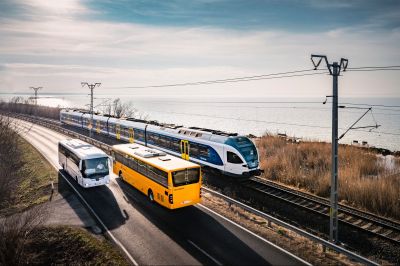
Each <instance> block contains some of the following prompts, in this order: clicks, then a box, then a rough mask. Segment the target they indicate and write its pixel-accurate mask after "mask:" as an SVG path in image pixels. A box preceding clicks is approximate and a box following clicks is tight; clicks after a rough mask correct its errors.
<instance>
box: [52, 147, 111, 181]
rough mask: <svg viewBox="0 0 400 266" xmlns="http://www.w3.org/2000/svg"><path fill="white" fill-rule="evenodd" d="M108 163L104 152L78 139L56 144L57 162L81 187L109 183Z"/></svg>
mask: <svg viewBox="0 0 400 266" xmlns="http://www.w3.org/2000/svg"><path fill="white" fill-rule="evenodd" d="M109 161H110V159H109V157H108V156H107V154H106V153H105V152H103V151H102V150H100V149H99V148H96V147H94V146H92V145H90V144H88V143H86V142H83V141H81V140H79V139H68V140H62V141H60V142H59V143H58V162H59V163H60V165H61V167H62V169H63V170H64V171H65V172H67V173H68V174H69V175H70V176H71V177H72V178H73V179H75V180H76V182H78V184H79V185H81V186H82V187H85V188H88V187H94V186H101V185H105V184H108V183H110V169H109V165H110V163H109Z"/></svg>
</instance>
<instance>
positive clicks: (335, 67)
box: [311, 55, 348, 243]
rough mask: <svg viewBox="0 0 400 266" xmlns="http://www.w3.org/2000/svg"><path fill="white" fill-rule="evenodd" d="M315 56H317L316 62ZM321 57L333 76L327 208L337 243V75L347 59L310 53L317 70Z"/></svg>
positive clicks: (330, 225)
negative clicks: (329, 181) (330, 155)
mask: <svg viewBox="0 0 400 266" xmlns="http://www.w3.org/2000/svg"><path fill="white" fill-rule="evenodd" d="M315 58H319V61H318V62H317V63H316V62H315V61H314V59H315ZM322 59H324V60H325V63H326V67H327V68H328V70H329V73H330V75H331V76H332V77H333V89H332V95H330V96H327V97H332V169H331V195H330V210H329V241H331V242H334V243H338V242H339V239H338V232H339V231H338V177H339V176H338V142H339V138H338V97H339V92H338V76H339V75H340V70H341V69H343V71H346V68H347V65H348V60H347V59H344V58H341V59H340V64H338V63H337V62H333V64H329V62H328V59H327V57H326V56H325V55H311V61H312V63H313V64H314V69H315V70H317V68H318V66H319V65H320V63H321V61H322ZM324 103H325V102H324Z"/></svg>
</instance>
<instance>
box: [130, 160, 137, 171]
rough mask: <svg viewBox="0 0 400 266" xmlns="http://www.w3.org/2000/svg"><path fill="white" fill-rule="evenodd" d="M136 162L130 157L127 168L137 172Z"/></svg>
mask: <svg viewBox="0 0 400 266" xmlns="http://www.w3.org/2000/svg"><path fill="white" fill-rule="evenodd" d="M137 164H138V163H137V160H136V159H135V158H133V157H131V158H130V159H129V165H128V166H129V168H131V169H133V170H135V171H137V168H138V166H137Z"/></svg>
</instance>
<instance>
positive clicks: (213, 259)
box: [188, 240, 223, 266]
mask: <svg viewBox="0 0 400 266" xmlns="http://www.w3.org/2000/svg"><path fill="white" fill-rule="evenodd" d="M188 242H189V244H191V245H192V246H194V247H195V248H197V249H198V250H200V251H201V253H203V254H204V255H206V256H207V257H208V258H210V259H211V260H212V261H213V262H215V264H217V265H219V266H222V265H223V264H222V263H221V262H219V261H218V260H217V259H215V258H214V257H213V256H211V255H210V254H208V253H207V252H205V251H204V250H203V249H202V248H200V247H199V246H198V245H196V244H195V243H193V242H192V241H190V240H188Z"/></svg>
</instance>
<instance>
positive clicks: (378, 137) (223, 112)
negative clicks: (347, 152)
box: [0, 93, 400, 151]
mask: <svg viewBox="0 0 400 266" xmlns="http://www.w3.org/2000/svg"><path fill="white" fill-rule="evenodd" d="M31 96H32V94H7V93H0V100H3V101H8V100H10V99H11V98H13V97H23V98H25V99H27V98H28V97H31ZM117 97H119V98H120V99H121V101H122V102H123V103H125V104H127V105H128V106H129V108H130V109H132V110H135V117H137V118H145V119H148V120H157V121H158V122H162V123H169V124H176V125H183V126H187V127H190V126H192V127H201V128H210V129H216V130H222V131H227V132H236V133H239V134H244V135H248V134H252V135H255V136H262V135H263V134H267V133H269V134H286V135H287V136H291V137H296V138H299V139H300V140H313V141H326V142H330V141H331V138H332V131H331V128H332V104H331V99H330V98H328V99H327V102H325V100H326V99H325V98H271V97H264V98H263V97H234V98H233V97H231V98H229V97H172V96H171V97H157V96H153V95H149V96H143V95H141V96H135V95H107V94H102V95H96V96H95V98H94V106H95V109H96V110H97V111H100V112H102V111H104V110H105V108H106V106H107V105H109V104H111V103H112V102H113V100H114V99H115V98H117ZM324 102H325V103H324ZM89 103H90V97H89V95H87V94H51V93H48V94H45V93H42V94H41V95H40V98H39V99H38V104H39V105H47V106H60V107H63V108H88V105H89ZM339 106H340V108H339V117H338V118H339V120H338V121H339V136H341V135H342V134H344V135H343V136H342V138H341V139H340V142H339V143H344V144H352V143H354V142H356V141H357V142H358V143H362V142H364V143H366V145H369V146H374V147H378V148H385V149H389V150H391V151H400V98H339ZM371 107H372V109H370V110H369V108H371ZM357 121H358V122H357ZM353 124H354V125H353Z"/></svg>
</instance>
